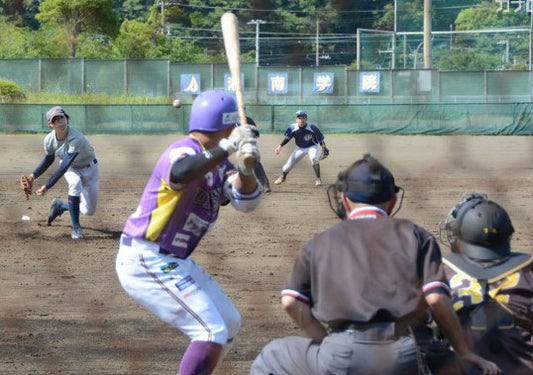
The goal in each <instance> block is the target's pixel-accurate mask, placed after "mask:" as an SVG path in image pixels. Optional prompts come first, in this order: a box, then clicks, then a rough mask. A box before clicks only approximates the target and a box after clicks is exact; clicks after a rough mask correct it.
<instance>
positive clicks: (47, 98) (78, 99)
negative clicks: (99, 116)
mask: <svg viewBox="0 0 533 375" xmlns="http://www.w3.org/2000/svg"><path fill="white" fill-rule="evenodd" d="M24 102H25V103H33V104H56V103H62V104H169V103H172V99H171V98H169V97H155V98H154V97H138V96H128V95H121V96H109V95H105V94H100V93H85V94H81V95H68V94H63V93H58V92H30V93H26V99H25V100H24Z"/></svg>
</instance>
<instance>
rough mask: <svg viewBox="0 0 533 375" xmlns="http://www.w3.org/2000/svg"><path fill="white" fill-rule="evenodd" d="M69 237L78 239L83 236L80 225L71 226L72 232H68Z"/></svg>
mask: <svg viewBox="0 0 533 375" xmlns="http://www.w3.org/2000/svg"><path fill="white" fill-rule="evenodd" d="M70 237H72V239H73V240H79V239H80V238H83V232H82V231H81V227H73V228H72V232H70Z"/></svg>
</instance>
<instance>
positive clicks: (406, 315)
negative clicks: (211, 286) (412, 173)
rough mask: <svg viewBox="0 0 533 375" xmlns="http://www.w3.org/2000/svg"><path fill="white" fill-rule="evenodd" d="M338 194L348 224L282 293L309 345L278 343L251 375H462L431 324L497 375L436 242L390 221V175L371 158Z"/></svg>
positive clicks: (305, 260) (348, 173)
mask: <svg viewBox="0 0 533 375" xmlns="http://www.w3.org/2000/svg"><path fill="white" fill-rule="evenodd" d="M336 189H337V191H338V192H339V199H340V200H341V201H342V206H343V207H344V209H345V210H346V213H347V220H345V221H342V222H341V223H338V224H336V225H334V226H332V227H331V228H329V229H327V230H326V231H324V232H322V233H320V234H318V235H316V236H315V238H314V239H313V240H311V241H310V242H309V243H307V244H306V245H305V246H304V248H303V249H302V250H301V252H300V253H299V255H298V257H297V259H296V262H295V264H294V267H293V270H292V272H291V273H290V275H289V277H288V279H287V281H286V284H285V287H284V289H283V290H282V292H281V303H282V305H283V307H284V309H285V310H286V312H287V313H288V314H289V316H290V317H291V318H292V319H293V320H294V322H295V323H296V324H297V325H298V326H299V327H300V328H301V329H302V330H303V331H304V332H305V333H306V334H307V335H308V337H309V338H304V337H298V336H290V337H285V338H280V339H276V340H273V341H272V342H270V343H269V344H267V345H266V346H265V347H264V348H263V350H262V351H261V353H260V354H259V355H258V356H257V358H256V359H255V361H254V363H253V364H252V368H251V372H250V373H251V374H252V375H259V374H264V375H267V374H268V375H285V374H286V375H318V374H343V375H349V374H357V375H364V374H372V375H382V374H383V375H385V374H386V375H389V374H391V375H392V374H394V375H396V374H401V375H403V374H405V375H413V374H431V373H433V374H454V375H456V374H460V373H461V369H460V365H459V361H456V360H455V358H456V357H455V356H454V355H453V354H452V352H451V351H449V350H448V349H447V348H446V347H445V346H444V345H440V344H439V343H438V342H437V341H435V340H434V339H433V335H432V333H431V330H430V329H429V328H428V327H427V324H428V322H429V320H430V319H429V317H432V318H433V319H434V320H435V322H436V323H437V324H438V325H439V328H440V330H441V331H442V332H443V333H444V334H445V335H446V337H447V338H448V339H449V341H450V343H451V344H452V347H453V349H454V350H455V352H456V353H457V355H458V357H459V358H460V359H462V360H468V361H470V362H473V363H475V364H476V365H477V366H479V367H480V368H481V370H482V372H483V374H497V373H498V372H499V369H498V367H497V366H496V365H495V364H493V363H492V362H488V361H486V360H484V359H482V358H481V357H479V356H477V355H475V354H474V353H472V352H471V351H470V350H469V349H468V347H467V346H466V344H465V341H464V339H463V336H462V333H461V328H460V325H459V322H458V320H457V317H456V315H455V313H454V310H453V307H452V305H451V301H450V297H449V287H448V283H447V279H446V276H445V274H444V269H443V267H442V264H441V252H440V248H439V246H438V244H437V241H436V239H435V238H434V237H433V236H432V235H431V234H430V233H428V232H427V231H426V230H424V229H422V228H421V227H419V226H417V225H416V224H414V223H412V222H411V221H409V220H405V219H394V218H392V217H391V216H389V215H391V212H392V210H393V208H394V206H395V205H396V202H397V195H396V193H398V192H399V188H398V187H397V186H396V185H395V183H394V177H393V176H392V174H391V173H390V171H389V170H388V169H387V168H386V167H384V166H383V165H382V164H381V163H379V161H377V160H376V159H375V158H373V157H372V156H371V155H369V154H366V155H364V157H363V159H361V160H358V161H356V162H355V163H354V164H352V165H351V166H350V167H348V169H346V170H345V171H344V172H341V173H340V174H339V178H338V181H337V183H336ZM400 205H401V204H400Z"/></svg>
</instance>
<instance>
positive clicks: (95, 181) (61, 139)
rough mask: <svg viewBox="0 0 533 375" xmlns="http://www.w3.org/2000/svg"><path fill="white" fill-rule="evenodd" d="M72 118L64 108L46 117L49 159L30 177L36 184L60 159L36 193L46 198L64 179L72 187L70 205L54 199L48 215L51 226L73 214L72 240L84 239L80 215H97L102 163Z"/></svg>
mask: <svg viewBox="0 0 533 375" xmlns="http://www.w3.org/2000/svg"><path fill="white" fill-rule="evenodd" d="M69 119H70V117H69V115H68V114H67V113H66V112H65V111H64V110H63V108H61V107H53V108H50V110H49V111H48V112H47V113H46V121H47V122H48V126H49V127H50V128H52V131H51V132H50V133H48V134H47V135H46V137H45V138H44V142H43V144H44V153H45V156H44V158H43V159H42V161H41V162H40V163H39V165H38V166H37V168H35V170H34V171H33V173H31V174H30V175H29V178H30V179H31V180H32V181H33V180H35V179H37V178H38V177H39V176H41V175H42V174H43V173H44V172H45V171H46V170H47V169H48V168H49V167H50V166H51V165H52V164H53V163H54V160H55V158H56V156H57V157H58V158H59V159H60V160H61V161H60V163H59V168H58V169H57V170H56V171H55V172H54V173H53V174H52V176H51V177H50V178H49V179H48V181H46V182H45V183H44V184H43V185H42V186H41V187H40V188H39V189H37V190H36V191H35V193H36V194H37V195H39V196H43V195H45V194H46V192H47V191H48V190H50V189H51V188H52V187H53V186H54V185H55V184H56V183H57V181H59V179H60V178H61V177H62V176H64V177H65V180H66V181H67V185H68V197H67V201H66V202H63V201H61V200H60V199H57V198H56V199H54V200H53V201H52V206H51V207H50V212H49V213H48V225H50V224H52V222H53V221H54V220H55V219H56V218H57V217H58V216H61V215H62V214H63V212H65V211H69V213H70V220H71V222H72V231H71V237H72V238H73V239H80V238H83V232H82V229H81V225H80V213H81V214H83V215H93V214H94V212H95V211H96V205H97V203H98V185H99V173H98V159H97V157H96V153H95V151H94V148H93V146H92V145H91V143H90V142H89V140H88V139H87V138H86V137H85V136H84V135H83V134H82V133H81V132H79V131H78V130H76V129H74V128H72V127H70V126H69Z"/></svg>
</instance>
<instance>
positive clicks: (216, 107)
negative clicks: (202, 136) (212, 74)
mask: <svg viewBox="0 0 533 375" xmlns="http://www.w3.org/2000/svg"><path fill="white" fill-rule="evenodd" d="M238 122H239V115H238V109H237V101H236V100H235V99H234V98H233V96H231V95H230V94H228V93H226V92H224V91H222V90H210V91H205V92H203V93H201V94H200V95H199V96H198V97H197V98H196V99H194V102H193V103H192V107H191V116H190V119H189V132H192V131H195V130H196V131H202V132H217V131H220V130H224V129H226V128H228V127H230V126H232V125H235V124H236V123H238Z"/></svg>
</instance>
